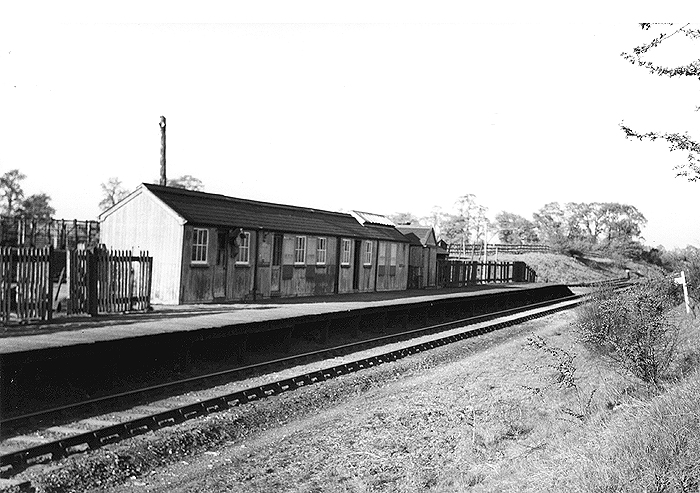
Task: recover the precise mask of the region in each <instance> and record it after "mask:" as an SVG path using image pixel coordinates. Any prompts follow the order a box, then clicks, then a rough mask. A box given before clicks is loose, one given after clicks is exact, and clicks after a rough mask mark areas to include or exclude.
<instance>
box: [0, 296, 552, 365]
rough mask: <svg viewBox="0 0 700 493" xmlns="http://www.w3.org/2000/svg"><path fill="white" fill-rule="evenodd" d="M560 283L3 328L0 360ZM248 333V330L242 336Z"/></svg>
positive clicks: (162, 311) (177, 310)
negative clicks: (17, 355)
mask: <svg viewBox="0 0 700 493" xmlns="http://www.w3.org/2000/svg"><path fill="white" fill-rule="evenodd" d="M547 286H556V285H555V284H544V283H542V284H530V283H527V284H525V283H518V284H498V285H478V286H471V287H467V288H459V289H456V288H455V289H435V290H429V291H425V290H420V291H399V292H396V291H394V292H380V293H358V294H349V295H338V296H327V297H317V298H296V299H289V298H286V299H284V300H276V301H270V300H265V301H262V302H257V303H236V304H220V305H210V304H208V305H189V306H177V307H173V306H167V307H166V306H160V307H155V310H154V311H153V312H151V313H143V314H129V315H121V316H120V315H115V316H108V317H100V318H84V319H77V320H76V319H63V320H59V321H56V322H54V323H50V324H43V325H30V326H23V327H10V328H8V329H6V330H5V331H4V332H3V331H2V330H0V357H2V355H8V356H9V355H11V354H16V353H22V352H31V351H41V350H48V349H57V348H68V347H71V346H83V345H89V344H95V343H100V342H107V341H119V340H127V339H133V338H138V337H146V336H158V335H164V334H173V333H187V332H192V331H200V330H203V331H206V330H212V329H222V328H231V330H236V326H243V325H245V324H251V323H257V322H271V321H280V320H284V319H294V318H297V317H304V316H315V315H331V314H333V313H345V314H346V313H347V312H349V311H354V310H363V309H367V308H383V307H392V306H401V305H410V304H414V303H425V302H431V301H437V300H445V299H454V298H465V297H479V296H489V295H494V294H499V293H509V292H513V291H526V290H533V289H540V288H544V287H547ZM241 333H243V332H241Z"/></svg>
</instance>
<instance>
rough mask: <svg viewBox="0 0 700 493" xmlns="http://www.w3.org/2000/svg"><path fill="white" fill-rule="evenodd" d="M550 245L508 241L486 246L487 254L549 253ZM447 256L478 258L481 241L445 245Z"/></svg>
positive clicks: (481, 253)
mask: <svg viewBox="0 0 700 493" xmlns="http://www.w3.org/2000/svg"><path fill="white" fill-rule="evenodd" d="M552 251H553V250H552V247H550V246H548V245H541V244H538V243H535V244H531V245H511V244H510V243H491V244H488V245H487V247H486V254H487V255H496V254H498V253H511V254H520V253H551V252H552ZM447 254H448V255H447V256H448V258H449V259H450V260H470V261H471V260H478V259H479V257H482V256H483V255H484V245H483V243H474V244H466V245H460V244H456V243H453V244H450V245H448V246H447Z"/></svg>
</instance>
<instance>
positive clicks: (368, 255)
mask: <svg viewBox="0 0 700 493" xmlns="http://www.w3.org/2000/svg"><path fill="white" fill-rule="evenodd" d="M365 265H372V242H371V241H366V242H365Z"/></svg>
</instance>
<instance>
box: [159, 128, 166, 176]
mask: <svg viewBox="0 0 700 493" xmlns="http://www.w3.org/2000/svg"><path fill="white" fill-rule="evenodd" d="M159 126H160V185H162V186H166V185H167V184H168V179H167V177H166V175H165V117H164V116H161V117H160V123H159Z"/></svg>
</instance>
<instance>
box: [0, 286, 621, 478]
mask: <svg viewBox="0 0 700 493" xmlns="http://www.w3.org/2000/svg"><path fill="white" fill-rule="evenodd" d="M624 285H625V284H624V283H621V282H616V283H615V286H616V287H617V286H619V287H623V286H624ZM585 299H586V295H575V296H570V297H567V298H562V299H559V300H551V301H548V302H544V303H537V304H532V305H527V306H525V307H520V308H514V309H509V310H505V311H501V312H493V313H489V314H484V315H479V316H475V317H470V318H466V319H461V320H456V321H451V322H447V323H441V324H436V325H430V326H427V327H422V328H419V329H414V330H410V331H406V332H402V333H399V334H392V335H387V336H381V337H376V338H374V339H370V340H363V341H360V342H354V343H350V344H345V345H342V346H336V347H333V348H327V349H323V350H320V351H314V352H310V353H305V354H301V355H295V356H290V357H288V358H282V359H278V360H274V361H268V362H264V363H259V364H256V365H250V366H246V367H242V368H236V369H233V370H227V371H222V372H217V373H213V374H209V375H204V376H200V377H195V378H188V379H185V380H179V381H174V382H168V383H165V384H162V385H156V386H152V387H148V388H143V389H138V390H134V391H130V392H125V393H121V394H118V395H112V396H108V397H103V398H100V399H92V400H88V401H84V402H79V403H76V404H72V405H69V406H65V407H61V408H54V409H48V410H45V411H42V412H37V413H32V414H29V415H24V416H16V417H13V418H8V419H4V420H0V428H2V429H4V430H5V431H4V432H3V435H6V434H7V433H6V431H7V430H8V429H11V430H19V431H18V432H15V434H14V435H13V436H9V437H6V438H4V439H3V440H2V441H0V454H2V455H0V477H4V478H7V477H12V476H14V475H15V474H17V473H18V472H20V471H22V470H23V469H25V468H26V467H28V466H30V465H32V464H35V463H44V462H48V461H51V460H58V459H60V458H63V457H66V456H68V455H71V454H75V453H80V452H84V451H87V450H90V449H96V448H99V447H101V446H103V445H106V444H109V443H115V442H118V441H121V440H125V439H128V438H131V437H134V436H137V435H140V434H143V433H147V432H149V431H153V430H157V429H160V428H164V427H166V426H172V425H175V424H178V423H181V422H183V421H186V420H188V419H192V418H195V417H198V416H202V415H206V414H211V413H215V412H219V411H224V410H226V409H229V408H232V407H235V406H239V405H242V404H245V403H248V402H251V401H257V400H260V399H264V398H266V397H270V396H274V395H277V394H280V393H282V392H286V391H290V390H294V389H296V388H299V387H303V386H308V385H311V384H314V383H318V382H322V381H325V380H328V379H331V378H334V377H336V376H340V375H345V374H347V373H351V372H355V371H359V370H362V369H364V368H370V367H373V366H377V365H380V364H382V363H386V362H391V361H396V360H398V359H401V358H404V357H406V356H410V355H412V354H416V353H420V352H424V351H427V350H430V349H433V348H437V347H441V346H444V345H446V344H450V343H453V342H457V341H460V340H463V339H467V338H470V337H475V336H478V335H481V334H485V333H488V332H492V331H495V330H498V329H501V328H505V327H510V326H513V325H517V324H520V323H522V322H526V321H528V320H533V319H536V318H541V317H544V316H547V315H550V314H552V313H555V312H558V311H562V310H567V309H570V308H573V307H575V306H577V305H578V304H580V303H581V302H582V301H584V300H585ZM475 324H481V325H480V326H479V327H477V328H471V329H469V328H468V326H471V325H475ZM462 327H464V328H465V330H461V328H462ZM457 328H460V329H458V330H455V329H457ZM450 329H452V330H450ZM448 330H450V334H449V335H445V334H444V332H445V331H448ZM439 332H443V334H440V333H439ZM431 334H432V336H431V337H429V338H428V340H426V338H425V336H427V335H431ZM418 337H421V338H423V340H422V341H421V342H417V341H415V338H418ZM410 338H413V339H414V340H410ZM407 339H408V340H407ZM399 341H403V342H401V343H400V344H399V346H400V347H399V348H398V349H396V348H394V349H392V350H389V351H387V348H386V345H388V344H391V343H397V342H399ZM382 346H384V347H382ZM368 347H372V348H373V353H374V354H372V355H370V356H367V355H366V354H365V355H364V356H357V355H353V354H352V353H353V352H357V351H360V350H362V349H367V348H368ZM338 355H347V357H343V358H341V359H342V360H343V361H342V362H341V363H340V364H335V365H332V366H328V367H326V368H322V369H319V370H315V371H311V372H307V373H300V374H298V375H296V376H293V377H288V378H284V379H281V380H276V381H271V382H268V383H264V384H262V385H257V386H252V387H250V388H245V389H242V390H236V391H234V392H228V393H222V391H221V390H220V389H211V390H210V391H208V392H207V391H204V392H203V395H200V396H197V397H194V398H193V397H186V396H180V398H175V399H164V400H163V401H165V403H163V402H161V401H157V402H155V403H151V404H146V405H136V406H135V407H133V408H131V409H128V410H123V411H118V412H109V413H99V412H97V413H93V414H92V416H93V417H91V418H83V419H80V420H78V419H75V418H73V419H72V418H71V416H76V415H78V414H85V412H86V410H88V411H87V412H89V410H90V409H94V407H95V406H98V407H104V406H109V405H110V404H111V405H112V406H113V408H119V406H118V403H119V402H120V401H121V400H123V399H128V398H132V397H134V396H137V395H138V396H142V397H143V396H148V394H151V393H157V392H158V391H161V390H163V389H164V388H168V387H177V386H184V385H187V384H195V383H197V384H201V383H202V382H205V381H206V380H207V379H221V378H222V377H230V378H232V379H233V378H235V377H236V376H237V375H242V374H244V373H249V372H251V371H259V372H264V371H268V372H270V369H271V368H273V367H274V366H275V365H280V364H287V365H289V364H293V363H300V362H302V361H304V360H308V359H309V358H312V357H313V358H317V359H318V358H322V357H325V358H326V359H328V358H332V357H337V356H338ZM353 356H354V357H353ZM336 363H337V361H336ZM217 392H218V395H216V393H217ZM168 400H172V401H177V402H175V403H172V402H171V403H168V402H167V401H168ZM183 400H184V401H185V403H184V404H183V403H182V401H183ZM188 400H189V401H190V402H187V401H188ZM61 416H62V417H63V419H61V420H60V421H61V422H62V424H60V425H54V426H46V424H45V423H47V422H48V423H56V421H57V417H59V418H60V417H61ZM42 423H43V424H42Z"/></svg>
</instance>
